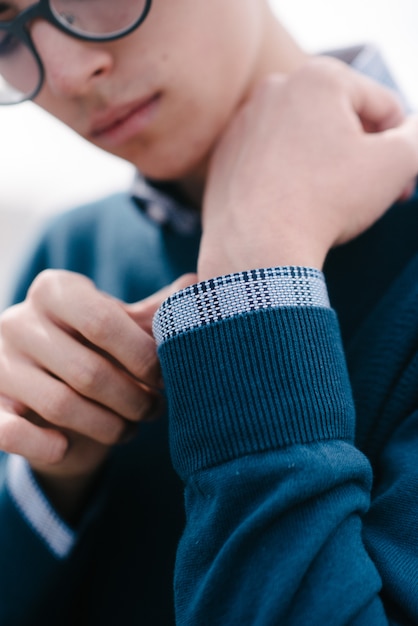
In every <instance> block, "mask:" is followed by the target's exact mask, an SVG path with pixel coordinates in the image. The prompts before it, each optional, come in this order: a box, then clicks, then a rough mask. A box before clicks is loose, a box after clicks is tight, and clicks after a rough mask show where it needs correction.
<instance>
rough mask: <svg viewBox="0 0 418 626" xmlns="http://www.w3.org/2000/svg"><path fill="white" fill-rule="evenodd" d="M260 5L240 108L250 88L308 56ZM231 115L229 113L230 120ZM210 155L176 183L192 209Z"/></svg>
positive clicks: (197, 200)
mask: <svg viewBox="0 0 418 626" xmlns="http://www.w3.org/2000/svg"><path fill="white" fill-rule="evenodd" d="M262 4H263V9H262V11H263V14H262V16H261V19H262V24H261V33H262V36H261V37H260V46H259V50H258V55H257V58H256V60H255V63H254V67H253V69H252V71H251V73H250V76H249V81H248V83H247V85H246V89H245V91H244V93H243V95H242V98H241V100H240V106H241V105H242V104H243V103H245V101H246V100H247V99H248V98H249V97H250V95H251V93H252V91H253V90H254V88H255V87H256V86H257V85H258V84H259V83H260V81H262V80H263V79H264V78H266V77H267V76H269V75H271V74H290V73H291V72H294V71H295V70H297V69H298V68H299V67H301V66H302V65H303V64H304V63H305V62H306V60H307V59H308V54H307V53H306V52H304V51H303V50H302V48H300V47H299V45H298V44H297V43H296V41H295V40H294V39H293V38H292V37H291V35H290V34H289V33H288V32H287V30H286V29H285V28H284V27H283V25H282V24H281V23H280V22H279V21H278V20H277V19H276V18H275V17H274V16H273V15H272V13H271V9H270V7H269V6H268V5H267V2H266V3H262ZM234 114H235V111H232V114H231V117H233V115H234ZM210 157H211V155H210V154H208V155H207V156H206V157H205V159H204V160H203V161H202V162H201V163H199V165H198V166H197V167H196V168H195V170H194V171H193V172H192V173H190V175H189V176H187V177H185V178H183V179H182V180H181V181H179V183H178V184H179V187H180V189H181V191H182V193H184V194H185V196H186V197H187V198H188V200H189V201H190V202H191V203H192V205H194V206H195V207H196V208H200V207H201V204H202V199H203V194H204V189H205V182H206V177H207V172H208V167H209V163H210Z"/></svg>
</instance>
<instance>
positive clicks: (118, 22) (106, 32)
mask: <svg viewBox="0 0 418 626" xmlns="http://www.w3.org/2000/svg"><path fill="white" fill-rule="evenodd" d="M49 6H50V9H51V12H52V14H53V17H54V19H55V20H56V21H57V22H59V23H60V24H61V25H62V26H63V28H64V29H65V30H66V31H68V32H69V33H71V32H73V33H74V34H75V35H77V36H79V37H81V38H82V37H86V38H87V39H88V38H91V39H93V40H94V39H95V38H97V40H100V39H101V38H103V39H106V38H107V37H117V36H119V35H120V36H123V35H124V33H125V32H127V31H129V30H130V29H131V28H132V27H133V26H135V24H137V23H138V21H140V19H141V16H142V15H143V14H144V12H145V11H146V9H147V7H148V3H147V0H117V1H115V0H50V1H49ZM14 17H15V15H13V14H12V12H11V11H10V12H9V11H7V12H1V13H0V23H1V22H5V21H10V20H12V19H13V18H14ZM41 80H42V69H41V67H40V65H39V62H38V60H37V59H36V57H35V55H34V53H33V52H32V50H31V49H30V48H29V47H28V45H27V44H26V43H24V42H23V41H21V39H20V38H19V37H18V36H16V35H15V34H13V33H11V32H8V31H4V30H0V104H15V103H18V102H21V101H23V100H26V99H30V98H31V97H33V96H34V94H35V92H36V91H37V89H38V88H39V85H40V82H41Z"/></svg>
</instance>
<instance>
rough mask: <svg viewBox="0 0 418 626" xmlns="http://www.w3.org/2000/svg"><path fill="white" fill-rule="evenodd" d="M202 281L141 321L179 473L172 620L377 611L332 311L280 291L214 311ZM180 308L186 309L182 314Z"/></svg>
mask: <svg viewBox="0 0 418 626" xmlns="http://www.w3.org/2000/svg"><path fill="white" fill-rule="evenodd" d="M218 280H219V279H218ZM222 282H223V283H225V279H223V281H222ZM214 290H215V292H216V284H214V283H213V281H208V283H206V284H201V285H199V286H196V287H195V288H194V289H190V288H189V294H190V293H192V292H193V291H194V293H195V296H196V294H198V295H197V300H198V303H197V304H196V297H195V298H194V300H195V302H193V297H191V302H189V304H188V306H185V302H184V300H185V298H184V297H182V296H178V295H177V296H176V295H175V296H174V297H172V298H171V299H170V300H168V301H167V302H166V303H165V304H164V305H163V307H162V309H160V311H159V312H158V313H157V316H156V319H155V332H156V336H157V338H158V341H159V344H160V346H159V355H160V359H161V364H162V368H163V374H164V380H165V384H166V390H167V395H168V402H169V413H170V422H171V426H170V428H171V430H170V441H171V449H172V458H173V463H174V466H175V468H176V470H177V472H178V473H179V475H180V476H181V478H182V479H183V481H184V484H185V502H186V515H187V525H186V529H185V532H184V535H183V538H182V541H181V543H180V546H179V550H178V557H177V566H176V579H175V596H176V611H177V623H178V624H179V626H185V625H187V626H192V625H196V626H197V625H199V626H204V625H208V626H209V625H211V626H213V625H215V624H216V625H217V624H240V625H247V624H248V626H250V625H251V626H254V625H257V626H267V625H277V624H289V625H290V624H294V625H298V626H299V625H300V624H333V626H338V624H367V625H369V624H373V625H374V626H377V625H379V624H387V623H389V622H388V618H387V616H386V615H385V611H384V608H383V605H382V602H381V600H380V596H379V593H380V590H381V579H380V576H379V573H378V571H377V568H376V566H375V564H374V562H373V560H372V559H371V558H370V556H369V554H368V552H367V551H366V549H365V546H364V544H363V540H362V518H363V515H364V514H365V512H366V511H367V510H368V507H369V503H370V491H371V484H372V475H371V469H370V466H369V463H368V461H367V459H366V457H365V456H364V455H363V454H362V453H360V451H359V450H357V449H356V447H355V445H354V430H355V410H354V405H353V399H352V394H351V387H350V382H349V378H348V374H347V369H346V363H345V357H344V353H343V348H342V343H341V338H340V332H339V327H338V321H337V318H336V315H335V313H334V311H332V310H331V309H330V308H327V307H325V306H318V305H317V303H316V302H315V301H314V302H312V303H311V306H309V305H307V303H306V300H305V299H302V301H300V300H298V301H295V300H294V299H293V298H291V299H290V300H287V301H285V302H284V303H283V302H282V303H280V302H275V303H271V301H266V300H264V302H263V304H262V306H253V307H250V308H249V309H248V307H247V308H246V309H245V310H239V309H234V310H230V311H229V314H228V315H219V314H214V313H213V311H214V306H215V305H214V303H217V301H218V298H217V297H216V296H217V294H216V293H215V297H213V295H214V294H213V291H214ZM246 291H248V290H247V289H246ZM252 291H253V292H254V288H253V290H252ZM258 291H259V290H258V289H257V288H255V292H256V293H258ZM208 292H209V294H208ZM202 294H204V297H203V296H202ZM210 294H211V295H210ZM189 299H190V298H189ZM251 301H252V302H253V303H254V301H255V300H254V298H252V300H251ZM216 307H217V305H216ZM216 307H215V308H216ZM185 310H189V311H195V310H197V311H198V312H199V315H198V318H197V320H196V321H195V322H193V323H191V324H189V325H188V326H185V325H184V324H181V323H180V324H179V323H177V320H178V319H179V318H180V319H184V318H185V317H186V316H185V314H184V311H185ZM216 311H218V308H216ZM191 317H193V314H192V316H191ZM167 318H168V319H169V320H170V323H168V324H167V323H166V319H167ZM173 320H174V321H175V322H176V323H175V324H173Z"/></svg>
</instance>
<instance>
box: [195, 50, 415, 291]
mask: <svg viewBox="0 0 418 626" xmlns="http://www.w3.org/2000/svg"><path fill="white" fill-rule="evenodd" d="M417 173H418V122H417V118H413V117H411V118H408V119H405V116H404V114H403V112H402V109H401V106H400V104H399V102H398V100H397V98H396V97H395V95H394V94H393V93H392V92H391V91H389V90H387V89H386V88H384V87H382V86H380V85H379V84H377V83H375V82H373V81H371V80H369V79H367V78H366V77H364V76H362V75H360V74H358V73H357V72H354V71H352V70H350V69H349V68H348V67H347V66H346V65H344V64H342V63H340V62H338V61H336V60H332V59H325V58H322V59H315V60H312V61H309V62H308V63H307V64H306V65H305V66H304V67H303V68H302V69H301V70H299V71H297V72H295V73H294V74H292V75H290V76H289V77H288V78H285V77H283V76H271V77H270V78H269V79H268V80H266V81H265V82H264V83H263V84H262V85H260V87H259V88H258V89H257V90H256V91H255V93H254V94H253V96H252V98H251V99H250V100H249V101H248V102H247V103H246V104H245V105H244V106H243V107H242V109H241V110H240V111H239V112H238V114H237V115H236V117H235V119H234V120H233V121H232V123H231V125H230V127H229V128H228V130H227V132H226V133H225V135H224V136H223V137H222V139H221V141H220V143H219V145H218V146H217V148H216V150H215V152H214V155H213V158H212V162H211V167H210V172H209V179H208V183H207V187H206V191H205V198H204V210H203V238H202V244H201V249H200V257H199V266H198V275H199V279H200V280H203V279H205V278H209V277H213V276H216V275H220V274H225V273H229V272H235V271H242V270H247V269H251V268H258V267H268V266H274V265H289V264H297V265H310V266H313V267H318V268H321V267H322V265H323V262H324V260H325V257H326V255H327V253H328V251H329V250H330V248H331V247H333V246H335V245H337V244H340V243H343V242H345V241H347V240H349V239H351V238H353V237H355V236H356V235H358V234H360V233H361V232H362V231H364V230H365V229H367V228H368V227H369V226H370V225H371V224H372V223H374V222H375V221H376V220H377V219H378V218H379V217H380V216H381V215H382V214H383V213H384V212H385V210H387V208H388V207H389V206H390V205H391V204H392V203H393V202H394V201H395V200H396V199H397V198H399V197H401V196H402V194H403V193H404V192H405V190H406V189H408V187H410V183H411V180H412V179H413V178H414V177H415V176H416V175H417Z"/></svg>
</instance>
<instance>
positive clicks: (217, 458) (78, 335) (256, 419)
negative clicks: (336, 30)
mask: <svg viewBox="0 0 418 626" xmlns="http://www.w3.org/2000/svg"><path fill="white" fill-rule="evenodd" d="M0 19H1V20H2V21H1V25H0V32H1V35H2V39H1V42H0V46H1V47H0V74H1V76H2V77H3V82H2V83H1V84H0V98H1V101H2V102H3V103H13V102H19V101H21V100H24V99H27V98H32V99H34V100H35V102H36V103H37V104H38V105H39V106H42V107H43V108H45V109H46V110H48V111H50V112H51V113H52V114H54V115H55V116H57V117H58V118H59V119H61V120H62V121H64V122H65V123H67V124H68V125H69V126H70V127H71V128H73V129H74V130H76V131H77V132H79V133H80V134H81V135H82V136H83V137H85V138H86V139H88V140H90V141H92V142H93V143H95V144H96V145H98V146H100V147H102V148H104V149H106V150H108V151H110V152H112V153H114V154H117V155H118V156H121V157H123V158H126V159H128V160H130V161H131V162H132V163H134V164H135V165H136V166H137V168H138V170H139V171H140V172H141V174H142V175H143V176H144V177H145V178H143V179H141V178H139V179H138V181H137V189H136V192H137V193H136V197H135V199H131V198H130V197H128V196H126V197H125V196H122V195H121V196H116V197H113V198H108V199H105V200H103V201H101V202H99V203H97V204H95V205H92V206H89V207H82V208H81V209H78V210H77V211H75V212H72V213H70V214H68V215H65V216H62V217H60V218H58V219H57V220H56V222H55V223H54V224H52V225H51V227H50V229H49V230H48V232H47V233H46V234H45V236H44V238H43V239H42V241H41V243H40V244H39V246H38V248H37V251H36V253H35V254H34V256H33V258H32V259H31V262H30V264H29V266H28V269H27V271H26V272H25V274H24V276H23V278H22V280H21V283H20V286H19V287H18V289H17V295H16V300H17V301H21V302H20V304H17V305H16V306H14V307H12V308H11V309H9V310H8V311H7V312H6V313H5V314H4V315H3V316H2V318H1V329H0V330H1V336H0V341H1V345H0V347H1V350H0V372H1V375H0V393H1V394H2V403H1V406H2V408H1V414H0V444H1V448H2V450H4V455H3V458H2V481H3V483H2V493H1V498H0V524H1V529H2V532H1V533H0V555H1V557H0V558H1V563H2V567H1V569H0V577H1V583H0V588H1V592H0V622H1V624H2V625H3V624H32V623H51V624H52V623H53V624H56V623H59V624H74V623H86V624H89V625H94V624H100V625H101V626H102V625H104V624H115V623H124V624H130V623H132V624H134V623H141V624H155V625H157V624H158V625H161V624H170V623H174V619H176V622H177V623H178V624H199V625H201V624H211V625H213V624H260V625H261V624H298V625H300V624H308V623H312V624H333V625H336V624H348V623H353V624H354V623H356V624H363V623H364V624H366V623H367V624H376V625H377V624H387V623H397V624H411V623H415V622H418V602H417V598H416V579H417V572H418V558H417V554H418V551H417V538H416V530H415V520H416V513H417V506H418V505H417V502H418V499H417V495H418V493H417V485H418V480H417V478H418V476H417V471H416V456H417V445H416V431H417V428H416V424H417V415H416V409H417V400H418V398H417V397H416V367H417V365H416V360H417V359H416V354H415V346H416V336H417V333H416V329H417V328H418V324H417V323H416V307H415V300H416V297H417V286H416V280H415V274H416V271H415V266H416V263H417V258H416V252H417V245H416V237H415V227H416V221H417V219H418V216H417V214H416V206H415V202H414V200H413V199H411V197H410V196H411V180H413V179H414V177H415V176H416V175H417V172H418V123H417V120H416V119H415V118H412V117H411V118H406V117H405V116H404V113H403V111H402V107H401V105H400V103H399V101H398V99H397V97H396V96H395V95H394V94H393V93H392V92H391V91H389V90H387V89H386V88H384V87H382V86H380V85H378V84H377V83H374V82H372V81H371V80H369V79H368V78H366V77H364V76H362V75H361V74H359V73H357V72H354V71H352V70H351V69H349V68H347V67H346V66H345V65H343V64H341V63H340V62H337V61H335V60H331V59H318V60H314V61H309V60H308V58H307V56H306V55H305V54H304V53H303V51H302V50H301V49H300V48H299V47H298V46H297V45H296V43H295V42H294V41H293V40H292V39H291V37H290V36H289V35H288V34H287V33H286V32H285V30H284V29H283V28H282V26H281V25H280V24H279V23H278V22H277V21H276V20H275V19H274V18H273V16H272V14H271V12H270V10H269V7H268V4H267V2H265V0H228V1H227V2H226V1H225V0H211V2H207V1H206V0H174V1H173V2H167V1H166V0H153V2H152V3H151V2H146V1H145V0H138V1H137V2H133V1H132V0H118V4H117V7H115V3H111V2H110V0H103V2H101V3H100V4H97V3H91V4H90V3H89V2H83V3H79V2H63V0H41V1H40V2H38V3H36V4H33V5H31V4H30V2H26V1H25V0H13V2H10V3H9V2H6V3H3V4H2V5H1V6H0ZM145 179H147V182H146V180H145ZM401 197H402V198H409V200H408V201H407V202H405V203H403V204H397V205H395V206H394V207H393V208H392V209H391V210H390V211H389V212H387V213H386V211H387V209H388V207H389V206H390V205H391V204H393V203H394V202H395V200H397V199H399V198H401ZM384 214H385V215H384ZM200 215H201V216H202V226H203V229H202V233H203V234H202V236H201V232H200ZM382 216H383V217H382ZM375 222H376V223H375ZM365 231H367V232H365ZM362 233H364V234H362ZM361 234H362V235H361ZM359 235H361V236H359ZM341 244H345V245H341ZM337 245H339V247H338V248H336V249H334V250H332V252H331V253H330V254H329V252H330V250H331V249H332V248H335V247H336V246H337ZM389 250H390V255H389V254H388V251H389ZM324 264H325V275H326V281H327V287H328V291H329V293H330V296H331V301H332V303H333V306H334V308H335V310H333V309H331V308H330V305H329V301H328V294H327V287H326V284H325V281H324V274H323V273H322V269H323V268H324ZM48 268H52V269H48ZM44 270H45V271H44ZM68 270H70V271H68ZM188 272H193V275H190V274H189V275H186V276H184V274H186V273H188ZM196 274H197V275H196ZM179 277H181V278H179ZM90 279H92V280H90ZM173 281H175V282H174V283H173ZM167 285H168V287H167ZM188 285H190V286H188ZM183 287H184V289H181V288H183ZM161 288H164V289H163V291H160V292H157V291H158V290H159V289H161ZM27 291H28V293H27V295H26V292H27ZM156 292H157V293H156ZM170 294H171V297H169V298H168V299H167V296H169V295H170ZM144 298H146V299H145V300H144ZM127 302H131V303H132V302H133V303H134V304H126V303H127ZM155 313H156V315H155V320H154V332H152V329H151V325H152V319H153V316H154V314H155ZM337 315H338V317H339V323H340V324H341V329H342V335H343V340H342V339H341V337H340V332H339V326H338V322H337ZM156 344H157V345H158V358H157V353H156ZM159 361H160V362H161V365H162V376H161V374H160V370H159V365H158V363H159ZM347 366H348V371H347ZM164 396H165V397H166V399H167V405H168V409H167V410H165V409H164V407H163V406H162V398H163V397H164ZM167 422H168V423H169V427H170V429H169V434H167V429H166V424H167ZM138 424H139V427H138V426H137V425H138ZM355 435H356V438H355ZM168 444H169V446H170V452H171V460H170V456H169V452H168ZM171 462H172V463H173V465H174V468H175V470H176V472H177V474H178V475H179V477H180V478H181V480H182V481H183V482H184V484H185V489H186V491H185V495H186V498H185V508H186V521H185V520H184V515H183V499H182V487H181V484H180V481H179V479H178V478H177V477H176V475H175V473H174V471H173V469H172V466H171ZM181 535H182V539H181V542H180V545H179V548H178V551H177V544H178V541H179V538H180V536H181ZM176 551H177V561H176V578H175V586H174V594H173V591H172V576H173V570H174V558H175V555H176ZM173 596H174V602H175V604H176V618H174V615H173V608H172V604H173ZM76 620H77V622H76Z"/></svg>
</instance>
